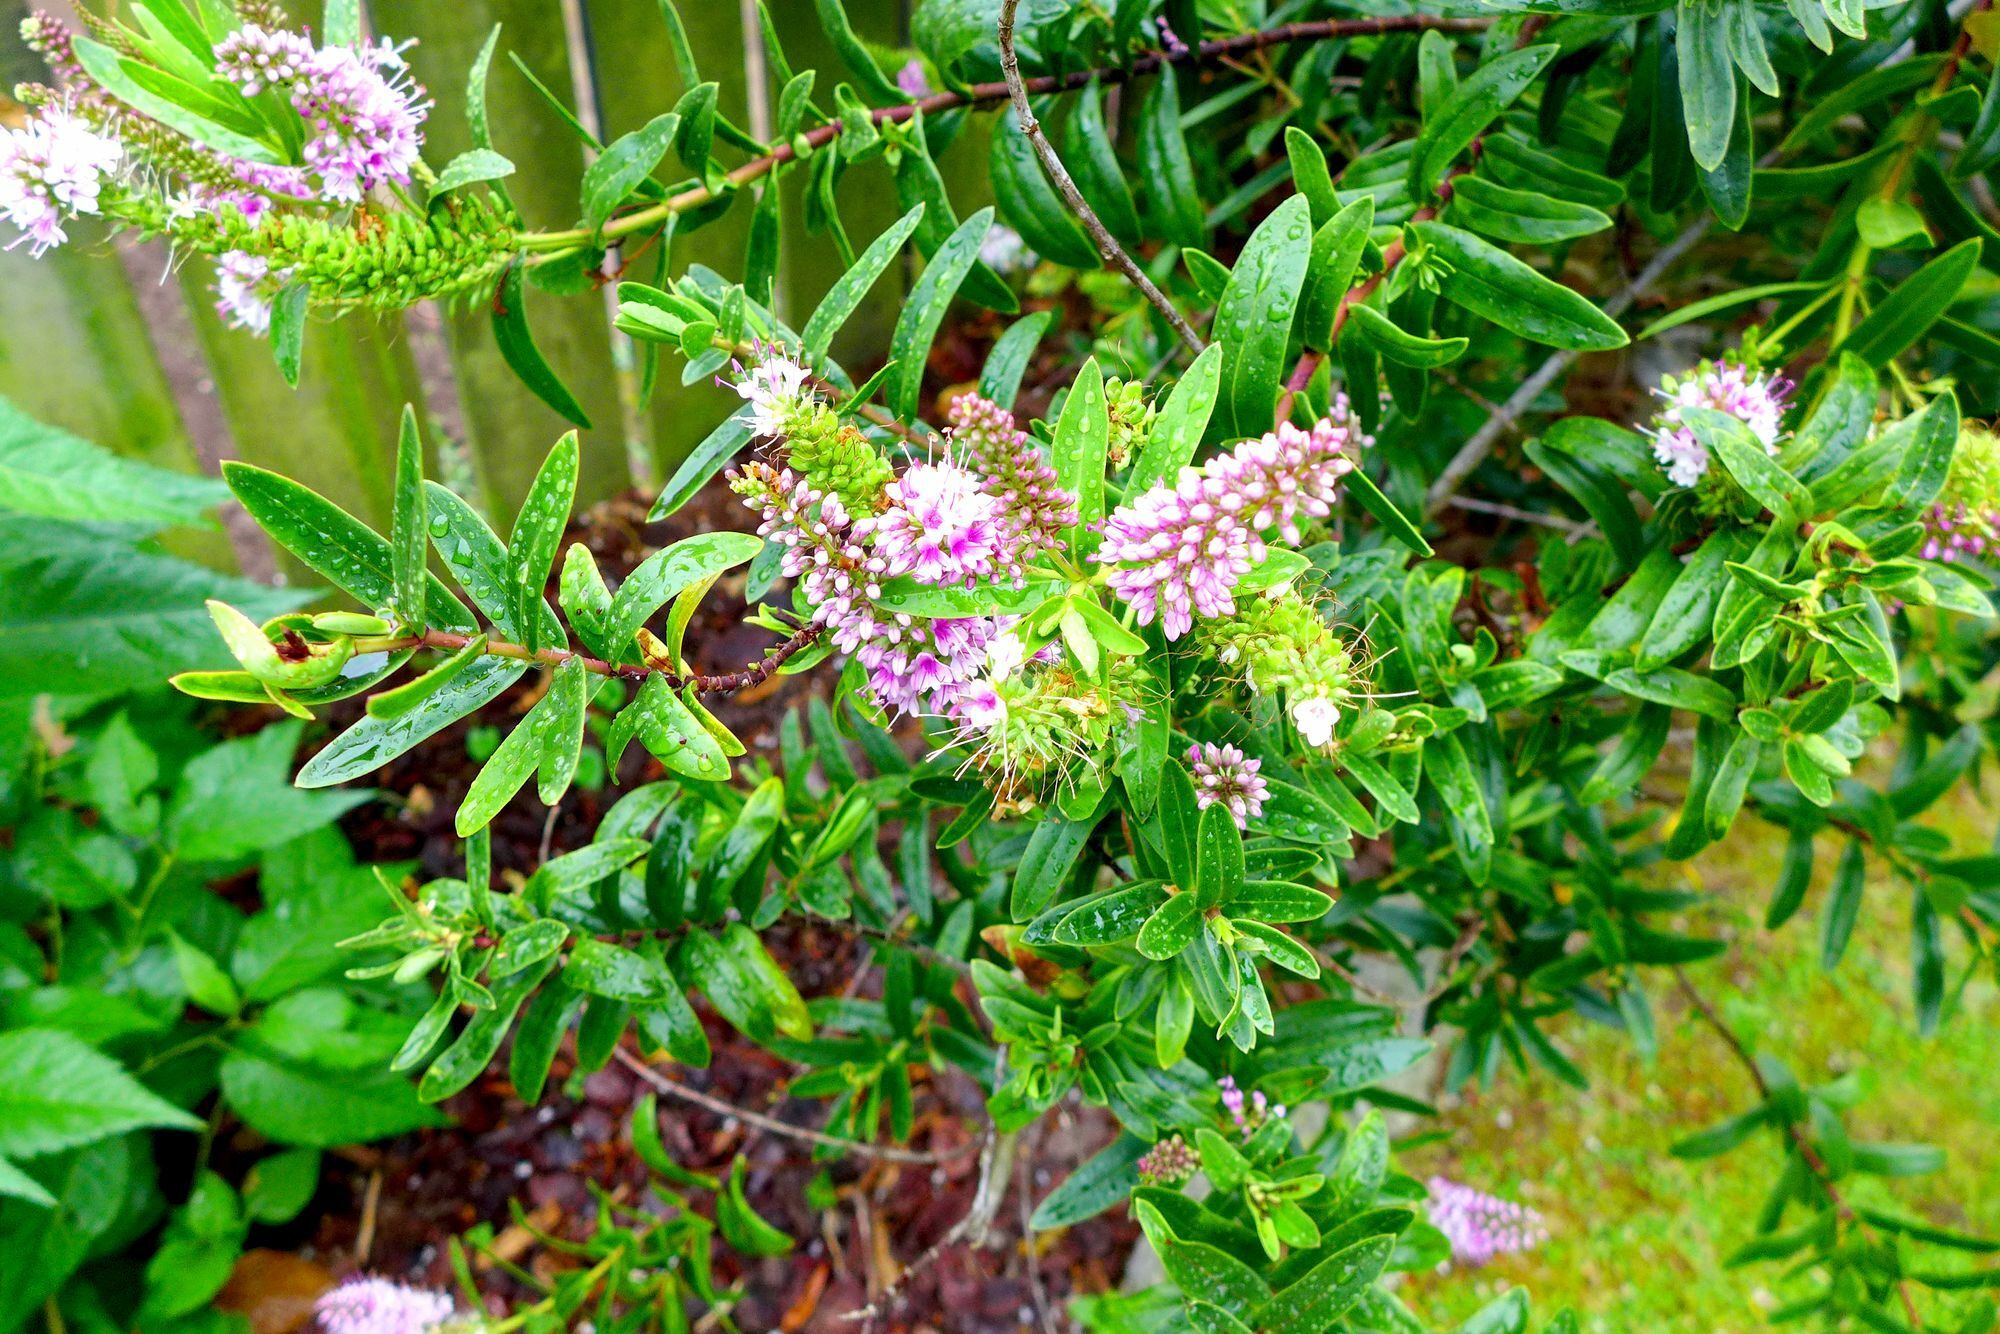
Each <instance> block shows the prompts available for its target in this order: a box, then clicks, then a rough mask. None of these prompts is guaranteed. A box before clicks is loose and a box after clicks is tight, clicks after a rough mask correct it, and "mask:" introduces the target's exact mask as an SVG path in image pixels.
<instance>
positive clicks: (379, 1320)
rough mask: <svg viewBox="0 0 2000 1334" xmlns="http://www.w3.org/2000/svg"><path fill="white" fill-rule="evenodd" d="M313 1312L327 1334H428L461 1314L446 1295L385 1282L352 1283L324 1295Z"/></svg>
mask: <svg viewBox="0 0 2000 1334" xmlns="http://www.w3.org/2000/svg"><path fill="white" fill-rule="evenodd" d="M313 1311H314V1314H316V1315H317V1316H318V1317H319V1328H320V1329H321V1330H323V1331H324V1332H325V1334H429V1332H430V1331H432V1330H435V1329H437V1328H438V1327H439V1326H440V1325H443V1324H444V1323H445V1322H446V1321H448V1320H450V1319H451V1318H452V1317H453V1316H455V1315H456V1314H457V1313H458V1312H457V1307H456V1306H455V1305H454V1303H453V1302H452V1299H451V1298H450V1297H448V1296H446V1295H445V1294H444V1293H441V1292H430V1291H427V1290H425V1289H423V1288H412V1287H408V1286H405V1285H404V1284H401V1283H395V1282H391V1281H390V1280H389V1279H386V1278H353V1279H349V1280H348V1281H347V1282H345V1283H343V1284H341V1285H340V1286H339V1287H337V1288H334V1289H333V1290H331V1291H330V1292H327V1293H325V1294H324V1295H322V1296H321V1297H320V1299H319V1301H318V1302H316V1303H314V1305H313Z"/></svg>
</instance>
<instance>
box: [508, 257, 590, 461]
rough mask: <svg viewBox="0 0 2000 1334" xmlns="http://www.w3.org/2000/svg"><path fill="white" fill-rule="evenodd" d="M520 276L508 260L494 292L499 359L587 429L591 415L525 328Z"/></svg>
mask: <svg viewBox="0 0 2000 1334" xmlns="http://www.w3.org/2000/svg"><path fill="white" fill-rule="evenodd" d="M522 276H523V266H522V265H521V264H520V263H519V262H516V263H513V264H509V265H508V266H507V268H506V270H505V271H504V272H503V273H502V274H501V275H500V284H499V287H498V288H497V290H496V291H495V292H494V294H493V341H494V342H495V344H497V345H498V346H499V348H500V356H501V359H502V360H504V361H505V362H506V363H507V365H508V367H509V369H511V370H512V371H513V372H514V374H515V375H517V376H519V377H520V379H521V383H522V384H525V385H526V386H527V387H528V388H529V390H530V391H531V392H533V394H534V395H535V397H537V398H539V399H541V400H542V402H544V403H546V404H548V405H549V407H551V408H553V409H554V410H555V411H556V413H557V414H558V415H559V416H561V417H562V418H563V419H564V420H566V421H569V422H572V423H574V424H575V425H577V426H580V427H582V428H583V429H585V430H589V429H590V418H589V416H588V415H586V414H585V412H584V410H583V406H582V405H581V404H580V403H578V402H577V401H576V395H574V394H572V393H571V392H570V391H569V387H568V386H567V385H565V384H564V383H563V382H562V380H561V378H560V377H558V376H557V375H556V373H555V370H554V369H553V368H552V367H551V366H550V365H549V363H548V360H547V359H546V358H544V357H543V356H542V350H541V348H539V347H537V346H536V345H535V336H534V335H533V334H532V333H530V332H529V331H528V304H527V293H526V291H525V290H524V288H523V284H522Z"/></svg>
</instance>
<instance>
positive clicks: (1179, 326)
mask: <svg viewBox="0 0 2000 1334" xmlns="http://www.w3.org/2000/svg"><path fill="white" fill-rule="evenodd" d="M1020 6H1021V0H1000V73H1001V74H1002V75H1003V76H1004V78H1005V81H1006V84H1007V94H1008V96H1009V97H1010V98H1011V99H1012V100H1013V103H1014V115H1015V117H1016V118H1018V119H1019V120H1020V122H1021V133H1022V134H1023V135H1025V136H1027V140H1028V143H1029V144H1030V145H1032V146H1033V148H1034V150H1035V156H1036V157H1038V158H1040V159H1041V161H1042V170H1043V171H1044V172H1046V173H1047V174H1048V178H1049V180H1050V182H1051V183H1052V184H1053V185H1054V186H1055V187H1056V193H1057V194H1059V195H1061V196H1062V198H1063V203H1064V204H1066V205H1068V206H1069V211H1070V212H1072V213H1074V214H1076V217H1077V221H1079V222H1081V223H1082V224H1083V229H1084V230H1085V231H1086V232H1089V233H1090V239H1091V241H1092V242H1093V243H1094V244H1095V245H1096V246H1097V253H1098V254H1100V255H1102V256H1103V257H1104V262H1105V263H1106V264H1109V265H1111V266H1112V267H1113V268H1115V269H1117V270H1118V271H1119V272H1120V273H1123V274H1124V275H1125V276H1126V277H1127V278H1129V279H1131V281H1132V285H1133V286H1134V287H1136V288H1138V289H1139V291H1140V292H1141V293H1142V294H1143V295H1144V296H1145V298H1146V300H1148V301H1150V302H1152V303H1153V308H1154V309H1155V310H1157V311H1159V312H1160V314H1162V315H1164V316H1166V319H1167V323H1168V324H1170V325H1172V326H1173V329H1174V332H1175V333H1177V334H1179V335H1180V336H1181V341H1182V342H1183V343H1186V344H1187V345H1188V350H1189V351H1190V352H1196V353H1199V352H1200V351H1201V350H1202V341H1201V335H1200V334H1198V333H1196V332H1195V331H1194V326H1193V325H1191V324H1189V323H1188V322H1187V317H1186V316H1184V315H1182V314H1181V313H1180V311H1178V310H1176V309H1175V308H1174V303H1173V302H1172V301H1170V300H1168V299H1167V294H1166V293H1165V292H1162V291H1161V290H1160V288H1159V285H1158V284H1157V283H1155V282H1154V281H1153V280H1152V278H1151V277H1149V276H1148V275H1147V273H1146V271H1145V270H1144V269H1142V268H1140V267H1139V262H1138V261H1137V260H1135V259H1133V258H1132V256H1131V255H1129V254H1127V253H1126V250H1125V247H1124V246H1122V245H1119V244H1118V239H1117V238H1116V237H1114V236H1113V235H1112V234H1111V233H1110V231H1109V230H1108V229H1106V227H1105V226H1104V223H1103V222H1102V221H1101V220H1100V219H1099V218H1098V216H1097V210H1096V209H1094V208H1092V207H1091V206H1090V201H1089V200H1087V199H1085V198H1084V197H1083V191H1081V190H1079V189H1077V188H1076V182H1075V181H1074V180H1072V179H1071V178H1070V174H1069V169H1068V168H1066V167H1064V166H1063V164H1062V158H1060V157H1058V156H1057V155H1056V148H1055V145H1054V144H1052V143H1050V142H1049V137H1048V135H1046V134H1044V133H1042V123H1041V121H1039V120H1037V119H1036V118H1035V110H1034V108H1033V107H1031V106H1029V105H1028V90H1027V88H1026V87H1025V86H1023V84H1022V82H1021V60H1020V56H1019V54H1018V53H1017V52H1016V51H1015V50H1014V14H1015V11H1016V10H1018V9H1019V8H1020Z"/></svg>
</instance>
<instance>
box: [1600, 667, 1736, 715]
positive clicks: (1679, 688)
mask: <svg viewBox="0 0 2000 1334" xmlns="http://www.w3.org/2000/svg"><path fill="white" fill-rule="evenodd" d="M1604 684H1606V685H1608V686H1610V687H1611V688H1612V689H1613V690H1620V691H1623V692H1624V693H1626V694H1628V695H1632V696H1634V697H1636V698H1638V699H1645V700H1651V701H1652V702H1654V703H1655V704H1665V705H1667V706H1669V707H1671V708H1676V709H1686V710H1688V711H1689V712H1690V713H1698V714H1701V715H1703V716H1705V717H1709V718H1714V719H1716V720H1717V721H1718V722H1728V721H1730V720H1731V719H1733V718H1735V716H1736V696H1735V695H1733V694H1732V693H1730V691H1729V689H1728V688H1727V687H1725V686H1723V685H1721V684H1720V683H1718V682H1715V681H1711V680H1709V679H1708V678H1707V677H1705V676H1696V675H1695V674H1694V673H1693V672H1684V671H1682V670H1680V669H1679V668H1678V667H1656V668H1654V669H1652V670H1651V671H1644V672H1640V671H1633V670H1632V669H1631V668H1629V667H1627V668H1621V669H1620V670H1618V671H1615V672H1613V673H1611V675H1609V676H1607V677H1605V678H1604Z"/></svg>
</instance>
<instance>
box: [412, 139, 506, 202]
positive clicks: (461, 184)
mask: <svg viewBox="0 0 2000 1334" xmlns="http://www.w3.org/2000/svg"><path fill="white" fill-rule="evenodd" d="M513 174H514V164H513V163H512V162H510V161H508V160H507V159H506V158H504V157H502V156H500V154H498V153H496V152H494V151H493V150H492V149H490V148H468V149H467V150H466V151H465V152H463V153H460V154H459V155H458V156H457V157H455V158H453V159H452V160H451V161H449V162H447V163H445V164H444V170H443V171H441V172H439V173H438V176H437V180H436V181H435V182H434V183H433V184H432V185H431V199H432V200H433V201H435V200H439V199H442V198H444V197H445V196H446V195H448V194H450V193H451V192H452V191H453V190H463V189H464V188H465V187H466V186H468V185H477V184H478V183H479V182H481V181H497V180H502V179H504V178H506V177H508V176H512V175H513Z"/></svg>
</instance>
